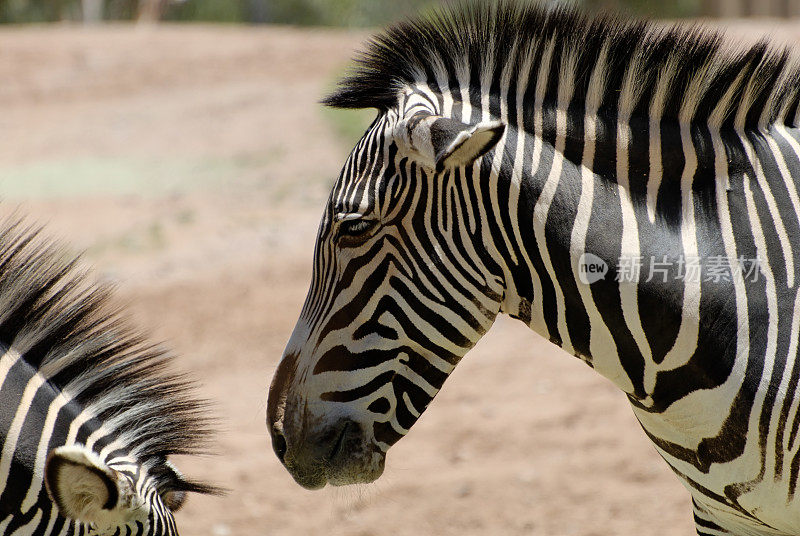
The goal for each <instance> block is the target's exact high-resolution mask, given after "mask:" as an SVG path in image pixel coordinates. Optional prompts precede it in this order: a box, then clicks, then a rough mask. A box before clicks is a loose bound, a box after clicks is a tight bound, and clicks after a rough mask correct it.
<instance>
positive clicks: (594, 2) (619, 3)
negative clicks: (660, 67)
mask: <svg viewBox="0 0 800 536" xmlns="http://www.w3.org/2000/svg"><path fill="white" fill-rule="evenodd" d="M449 1H450V0H0V23H27V22H54V21H59V20H81V19H82V18H83V16H84V13H83V8H84V7H85V6H89V5H90V4H96V5H99V6H100V7H99V9H98V15H99V17H100V18H102V19H104V20H134V19H136V18H138V17H139V16H146V17H150V18H153V17H155V18H160V19H162V20H168V21H201V22H227V23H277V24H294V25H303V26H340V27H374V26H382V25H385V24H387V23H389V22H392V21H396V20H400V19H402V18H403V17H406V16H408V15H412V14H414V13H418V12H420V11H424V10H425V9H426V8H430V7H433V6H437V5H442V4H446V3H448V2H449ZM486 1H489V0H486ZM549 1H551V2H553V3H562V4H563V3H571V4H576V5H583V6H585V7H588V8H589V9H599V10H606V9H611V10H615V11H622V12H628V13H634V14H639V15H647V16H650V17H682V16H697V15H699V14H701V13H703V11H704V10H703V7H704V6H706V4H709V1H708V0H674V1H670V2H664V1H663V0H571V1H570V0H566V1H558V0H549ZM148 6H149V8H148V9H145V7H148ZM706 7H707V6H706ZM87 9H89V8H87Z"/></svg>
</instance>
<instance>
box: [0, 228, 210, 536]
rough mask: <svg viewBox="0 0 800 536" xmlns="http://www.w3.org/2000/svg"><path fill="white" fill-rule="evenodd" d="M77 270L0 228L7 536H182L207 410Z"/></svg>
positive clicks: (1, 465)
mask: <svg viewBox="0 0 800 536" xmlns="http://www.w3.org/2000/svg"><path fill="white" fill-rule="evenodd" d="M169 362H170V356H169V354H167V353H166V352H164V351H163V350H162V349H159V348H158V347H156V346H155V345H153V344H151V343H148V342H147V341H146V340H144V339H143V338H142V337H141V336H140V335H138V334H137V333H136V332H135V331H133V330H132V329H131V328H130V327H129V326H128V323H127V321H125V320H124V319H123V318H122V317H121V316H120V314H119V312H118V311H117V310H116V309H115V308H114V307H113V306H112V305H111V303H110V302H109V292H108V289H105V288H103V287H99V286H97V285H94V284H92V283H90V282H88V280H87V276H86V275H85V274H84V273H82V272H81V270H79V269H78V268H77V267H76V261H75V260H69V255H68V254H67V253H65V252H64V251H63V250H61V249H60V248H58V247H55V246H52V245H49V244H46V243H45V242H43V240H42V239H40V238H39V237H38V233H37V232H34V231H32V230H31V229H30V228H26V227H24V226H23V224H21V223H20V222H4V223H2V224H0V534H2V535H4V536H6V535H8V536H11V535H15V536H40V535H41V536H49V535H63V536H68V535H90V534H92V535H105V536H112V535H119V536H122V535H128V536H133V535H152V536H161V535H177V534H178V532H177V528H176V525H175V520H174V518H173V515H172V512H173V511H174V510H177V509H178V508H179V507H180V506H181V504H182V503H183V500H184V498H185V494H186V492H191V491H195V492H204V493H208V492H213V491H215V490H214V488H212V487H210V486H207V485H205V484H200V483H196V482H192V481H189V480H187V479H185V478H184V477H183V476H182V475H181V474H180V473H179V472H178V471H177V469H176V468H175V467H174V466H173V465H172V464H171V463H170V462H169V461H168V457H169V456H170V455H173V454H192V453H197V452H201V451H202V449H203V445H204V442H205V440H206V438H207V437H208V433H209V432H208V426H207V420H206V418H205V417H204V416H203V415H202V412H203V403H202V402H200V401H198V400H195V399H194V398H193V397H192V396H191V393H190V392H189V391H190V388H191V384H189V383H187V382H186V381H185V380H184V379H182V378H181V377H179V376H176V375H170V374H167V373H166V372H165V367H167V366H168V365H169Z"/></svg>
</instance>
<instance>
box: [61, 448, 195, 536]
mask: <svg viewBox="0 0 800 536" xmlns="http://www.w3.org/2000/svg"><path fill="white" fill-rule="evenodd" d="M155 471H156V472H157V473H158V474H159V478H158V479H154V478H153V477H152V476H151V475H150V474H148V473H146V472H145V471H144V470H143V469H142V467H141V466H138V465H136V464H130V463H122V464H119V463H115V464H113V466H112V464H106V463H105V462H103V461H102V460H101V459H100V458H99V457H98V456H97V455H96V454H95V453H94V452H92V451H91V450H90V449H88V448H86V447H83V446H80V445H73V446H67V447H59V448H57V449H55V450H54V451H52V452H51V453H50V455H49V457H48V460H47V464H46V467H45V483H46V485H47V490H48V493H49V494H50V497H51V498H52V499H53V501H54V503H55V504H56V506H57V508H58V511H59V513H60V514H61V515H63V516H64V517H66V518H68V519H71V520H75V521H78V522H81V523H83V524H84V525H85V526H86V534H90V535H97V536H112V535H115V534H130V535H136V536H177V534H178V531H177V527H176V525H175V519H174V517H173V515H172V512H173V511H175V510H178V509H179V508H180V507H181V506H182V504H183V500H184V496H185V492H184V491H182V490H181V485H180V482H181V481H182V478H181V476H180V473H178V472H177V470H175V469H174V467H173V466H172V465H171V464H170V463H169V462H164V464H163V465H162V466H161V467H158V468H157V469H156V470H155Z"/></svg>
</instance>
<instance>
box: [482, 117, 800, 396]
mask: <svg viewBox="0 0 800 536" xmlns="http://www.w3.org/2000/svg"><path fill="white" fill-rule="evenodd" d="M539 121H540V122H539V123H537V127H538V128H537V129H535V130H534V131H533V132H534V133H533V134H531V133H528V132H525V131H523V130H514V129H510V130H509V132H508V135H507V136H506V138H505V139H504V140H503V141H502V146H501V147H499V148H498V150H497V151H496V153H497V155H500V156H495V157H494V161H493V162H490V163H488V164H487V165H486V166H485V167H486V168H487V169H486V170H484V174H485V175H486V177H484V179H485V180H484V184H487V185H489V186H488V188H487V190H490V189H495V188H496V191H494V192H488V193H486V194H485V195H488V196H490V197H493V198H494V199H500V200H503V201H504V204H503V208H502V209H501V210H499V211H498V214H495V215H494V217H493V218H491V219H492V220H493V228H492V238H493V240H494V243H493V244H492V247H493V248H494V249H496V250H497V251H498V257H499V258H500V261H499V264H500V265H501V266H502V271H503V278H504V280H505V282H506V288H505V296H504V301H503V304H502V308H501V310H502V311H503V312H506V313H508V314H510V315H511V316H513V317H516V318H519V319H520V320H522V321H523V322H525V323H526V324H527V325H528V326H530V327H531V328H532V329H533V330H535V331H536V332H538V333H539V334H541V335H542V336H544V337H545V338H547V339H549V340H550V341H552V342H554V343H556V344H558V345H559V346H561V347H562V348H563V349H564V350H566V351H567V352H569V353H572V354H574V355H576V356H579V357H580V358H581V359H583V360H584V361H586V362H587V363H588V364H590V365H591V366H592V367H594V368H595V369H597V370H598V372H600V373H601V374H602V375H604V376H606V377H607V378H609V379H611V381H612V382H614V383H615V384H616V385H617V386H618V387H620V388H621V389H623V390H624V391H625V392H627V393H628V394H629V395H631V397H632V399H636V400H642V401H645V402H644V403H647V404H655V405H658V404H660V402H658V401H657V400H654V397H655V398H658V397H659V396H660V395H659V392H660V389H661V387H659V385H658V381H657V377H658V375H659V374H660V373H661V372H663V371H666V370H678V371H682V370H686V371H689V370H691V371H692V373H693V374H695V376H698V369H699V372H700V374H699V377H700V379H699V380H697V379H693V380H692V382H694V383H696V382H700V383H702V382H703V381H704V378H703V377H702V374H703V373H705V372H708V374H709V375H713V374H717V375H719V374H720V373H719V372H718V371H717V370H715V368H718V369H721V370H723V371H729V370H730V369H731V368H732V367H733V363H734V361H735V359H736V353H737V345H736V344H735V343H734V344H732V343H731V341H736V340H737V333H741V332H742V331H741V330H742V322H743V321H742V319H741V318H739V316H740V315H737V309H739V310H741V308H742V307H746V301H745V300H747V299H749V300H751V301H752V300H753V299H756V300H758V301H762V300H764V299H765V298H764V297H763V293H764V289H763V284H764V279H763V278H762V279H761V281H760V282H759V281H755V282H753V290H752V291H753V292H754V293H755V294H754V296H753V297H750V296H747V293H748V292H750V290H749V289H748V288H747V285H748V284H749V282H745V281H742V278H741V277H739V276H738V275H736V274H735V273H734V271H731V267H730V266H728V265H727V262H728V260H733V261H735V260H736V259H737V258H738V259H744V261H745V262H747V261H748V260H754V261H755V260H757V259H759V258H760V257H763V255H764V252H763V251H761V249H762V248H764V247H765V246H764V244H767V243H769V244H772V245H771V246H770V247H777V248H779V250H780V249H783V254H784V255H783V260H782V261H781V262H780V263H778V266H777V267H775V268H773V269H772V277H778V278H779V279H781V280H782V281H783V283H784V285H786V286H788V287H792V286H793V282H794V280H795V279H796V278H795V275H794V273H795V271H796V269H795V268H794V267H795V266H799V265H800V258H798V250H799V249H800V248H796V247H795V248H794V249H793V250H792V247H791V241H790V240H789V241H787V240H782V239H781V237H782V236H784V235H785V236H800V227H798V222H800V212H798V207H800V204H798V203H794V202H792V200H797V197H798V188H797V183H796V181H794V180H793V179H792V178H791V177H792V176H798V175H800V169H798V168H799V167H800V165H799V164H800V145H798V142H799V141H800V136H798V133H797V132H796V130H795V129H790V128H786V127H783V126H780V127H774V128H772V129H770V130H768V131H760V132H754V133H745V132H742V131H737V130H734V129H729V130H722V131H720V130H718V129H717V130H714V129H711V128H708V127H703V126H698V125H692V126H688V125H682V124H679V123H678V122H674V123H668V122H651V121H641V120H633V119H628V120H625V121H622V120H620V118H613V119H608V118H606V119H603V120H600V119H598V118H597V117H596V116H595V117H590V116H587V117H584V118H580V119H579V120H574V118H569V120H568V118H567V117H566V116H563V115H559V114H558V113H547V112H544V113H542V117H541V119H540V120H539ZM770 168H772V169H774V168H784V169H787V168H788V170H789V172H790V174H789V173H787V174H785V175H783V176H782V175H781V174H773V175H770V174H769V173H768V171H769V169H770ZM776 198H777V199H778V201H772V202H770V200H771V199H776ZM783 200H785V202H784V201H783ZM759 215H760V216H759ZM759 217H761V218H766V219H769V220H771V221H773V222H775V225H774V226H771V227H772V228H764V229H762V228H761V227H762V226H760V225H759V226H756V225H755V224H756V223H758V222H757V220H758V218H759ZM759 233H761V234H764V235H765V236H761V237H760V236H759ZM793 233H797V234H793ZM759 244H762V245H761V246H760V247H759ZM787 248H788V249H787ZM587 258H588V262H589V263H594V264H595V265H596V266H597V267H599V268H601V269H603V270H605V271H604V272H602V274H600V275H602V277H596V278H590V279H591V280H590V281H586V280H585V278H583V279H582V277H581V273H580V272H581V269H582V267H585V266H586V262H584V261H587ZM715 259H717V260H719V259H723V260H724V261H725V268H726V270H727V272H726V273H725V275H724V276H723V277H722V278H719V279H718V280H713V281H709V280H706V279H705V274H706V272H703V274H702V275H701V277H700V278H697V279H691V280H690V279H689V278H687V277H685V276H686V271H687V263H691V262H693V261H696V260H699V261H700V264H702V265H703V266H705V265H706V264H707V263H708V262H710V261H713V260H715ZM637 262H638V263H639V264H638V268H637V266H636V263H637ZM706 268H707V267H704V268H703V270H706ZM743 268H745V267H744V266H743ZM636 269H638V270H639V272H638V273H633V272H632V271H635V270H636ZM584 275H587V274H584ZM588 275H591V274H588ZM595 275H597V274H595ZM756 275H758V274H756ZM746 290H747V292H745V291H746ZM702 318H710V319H713V322H711V323H709V326H711V328H709V329H702V328H701V327H700V324H701V319H702ZM746 320H747V319H745V320H744V321H746ZM712 328H713V329H712ZM712 357H713V361H712ZM686 365H689V366H688V367H686V368H685V369H684V368H682V367H683V366H686ZM670 367H671V368H670ZM723 375H724V374H723ZM705 379H706V380H708V383H709V384H716V383H718V378H705ZM665 385H666V384H665ZM663 389H664V390H665V392H666V391H667V389H666V387H664V388H663ZM664 396H667V395H664ZM669 396H670V398H669V400H671V395H669ZM669 400H666V401H665V402H663V403H664V404H666V403H668V402H669Z"/></svg>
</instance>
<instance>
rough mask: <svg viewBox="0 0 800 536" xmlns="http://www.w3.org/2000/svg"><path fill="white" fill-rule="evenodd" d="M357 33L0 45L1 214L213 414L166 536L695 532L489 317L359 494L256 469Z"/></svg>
mask: <svg viewBox="0 0 800 536" xmlns="http://www.w3.org/2000/svg"><path fill="white" fill-rule="evenodd" d="M767 29H769V25H767ZM789 33H793V30H792V29H790V30H789ZM365 36H366V34H364V33H346V32H338V31H320V30H313V31H309V30H296V29H288V28H236V27H203V26H192V27H189V26H185V27H181V26H161V27H157V28H141V27H140V28H136V27H131V26H108V27H96V28H81V27H74V26H50V27H26V28H22V29H20V28H4V29H2V30H1V31H0V80H2V83H0V103H2V104H0V132H1V133H2V143H0V195H1V196H2V197H3V198H4V203H3V205H2V207H0V209H2V210H1V212H2V213H4V214H8V213H11V212H12V211H13V210H14V209H15V208H16V207H20V208H19V211H20V212H22V213H25V214H30V215H31V216H32V218H33V219H35V220H36V221H39V222H45V223H47V227H48V229H49V232H50V233H51V234H53V235H55V236H57V237H60V238H62V239H63V240H64V241H66V242H67V243H69V244H70V245H71V246H72V247H73V248H74V249H75V250H83V251H85V252H86V258H87V259H88V260H89V262H90V263H91V264H93V265H94V266H95V267H96V270H97V273H98V277H100V278H105V279H110V280H113V281H115V282H116V283H117V285H118V287H119V291H120V294H121V296H122V297H123V299H124V300H126V301H127V302H128V303H129V305H130V309H131V310H132V311H133V313H134V314H135V316H136V317H137V319H138V321H139V322H140V324H141V325H143V326H145V327H146V328H147V329H148V330H150V331H151V332H152V333H153V334H154V337H156V338H158V339H163V340H166V341H168V342H169V345H170V346H171V347H172V348H174V349H175V350H176V352H177V353H178V354H179V359H178V362H177V366H178V367H179V368H180V369H182V370H190V371H192V372H193V374H194V375H195V376H196V377H197V378H198V379H199V380H200V382H201V383H202V392H203V393H204V395H205V396H207V397H208V398H210V399H212V400H213V401H214V402H215V404H216V413H217V415H218V416H219V418H220V421H221V432H220V435H219V440H218V443H217V448H216V450H217V454H216V455H214V456H211V457H207V458H200V459H184V460H180V467H181V469H182V470H183V471H184V472H186V473H187V474H189V475H191V476H192V477H196V478H204V479H208V480H211V481H214V482H216V483H218V484H220V485H222V486H224V487H226V488H228V489H229V490H230V492H229V494H228V495H227V496H226V497H222V498H217V497H191V499H190V500H189V501H188V502H187V505H186V507H185V509H184V510H183V511H182V512H180V513H179V515H178V523H179V527H180V528H181V533H182V534H184V535H191V536H206V535H212V536H256V535H258V536H266V535H290V534H291V535H297V534H304V535H305V534H311V535H313V534H326V535H353V536H371V535H388V534H392V535H421V534H422V535H427V534H430V535H450V534H453V535H455V534H458V535H478V534H480V535H484V534H492V535H494V534H529V535H545V534H546V535H559V536H560V535H581V536H590V535H604V534H616V535H623V536H624V535H640V534H648V533H657V534H661V535H663V536H672V535H679V534H681V535H687V534H691V533H693V528H692V522H691V513H690V507H689V499H688V495H687V493H686V492H685V491H684V489H683V488H682V486H681V485H680V484H679V483H678V481H677V480H676V479H675V478H674V477H673V476H672V474H671V472H670V471H669V470H668V468H667V467H666V465H665V464H664V463H663V462H662V461H661V460H660V458H659V457H658V456H657V454H656V452H655V450H654V449H653V448H652V446H651V445H650V443H649V442H648V440H647V439H646V438H645V437H644V434H643V433H642V432H641V430H640V429H639V426H638V424H637V423H636V421H635V419H634V417H633V415H632V413H631V411H630V409H629V408H628V406H627V402H626V400H625V398H624V397H623V396H622V395H621V394H620V393H618V392H616V390H615V389H614V388H613V387H612V386H611V385H610V384H609V383H608V382H606V381H605V380H604V379H602V378H600V377H599V376H597V375H596V374H594V373H593V372H592V371H591V370H590V369H588V368H587V367H585V366H584V365H583V364H581V363H580V362H579V361H578V360H576V359H574V358H571V357H570V356H567V355H566V354H564V353H562V352H561V351H559V350H558V349H557V348H555V347H553V346H552V345H550V344H549V343H547V342H545V341H544V340H542V339H540V338H539V337H537V336H536V335H534V334H533V333H531V332H530V331H528V330H527V328H525V327H524V326H522V325H521V324H518V323H516V322H514V321H512V320H510V319H506V318H503V319H500V320H499V321H498V322H497V324H496V325H495V327H494V328H493V329H492V331H491V332H490V333H489V335H488V336H486V337H485V338H484V340H483V341H481V343H480V344H479V345H478V347H477V348H475V349H474V351H472V352H471V353H470V354H469V355H468V356H467V357H466V358H465V360H464V361H463V362H462V364H461V365H460V366H459V367H458V369H457V370H456V372H455V373H454V374H453V377H452V379H450V380H449V381H448V382H447V383H446V384H445V387H444V389H443V390H442V392H441V394H440V395H439V396H438V397H437V399H436V400H435V401H434V402H433V404H432V405H431V407H430V409H429V410H428V411H427V413H426V414H425V415H424V416H423V417H422V418H421V420H420V421H419V423H418V424H417V425H416V426H415V428H414V429H413V430H412V432H411V433H410V434H409V435H408V437H407V438H405V439H403V440H402V441H400V443H398V445H396V446H395V447H394V448H393V449H392V451H391V452H390V454H389V458H388V462H387V469H386V473H385V475H384V476H383V477H382V478H381V480H379V481H378V482H377V483H375V484H373V485H370V486H362V487H358V488H335V489H331V488H326V489H325V490H323V491H318V492H309V491H305V490H303V489H301V488H300V487H299V486H297V485H296V484H294V482H293V481H292V480H291V478H290V477H289V475H288V473H286V471H285V470H284V469H283V468H282V467H281V466H280V464H279V463H278V461H277V459H276V458H275V456H274V455H273V454H272V451H271V448H270V445H269V441H268V439H267V433H266V429H265V426H264V420H265V405H266V394H267V386H268V384H269V381H270V378H271V376H272V372H273V370H274V368H275V365H276V363H277V361H278V359H279V357H280V355H281V351H282V349H283V345H284V344H285V342H286V340H287V339H288V337H289V334H290V331H291V328H292V326H293V325H294V322H295V319H296V317H297V314H298V312H299V310H300V307H301V305H302V301H303V298H304V296H305V292H306V288H307V284H308V281H309V277H310V268H311V256H312V250H313V242H314V236H315V233H316V227H317V222H318V219H319V216H320V214H321V210H322V207H323V205H324V203H325V199H326V197H327V192H328V189H329V187H330V184H331V181H332V179H333V177H334V176H335V175H336V173H337V172H338V170H339V167H340V165H341V164H342V162H343V160H344V158H345V155H346V153H347V151H348V147H347V143H349V141H348V142H347V143H345V140H343V139H342V138H343V136H342V134H341V131H340V129H338V128H337V125H336V121H341V120H342V119H341V118H340V116H337V118H336V119H335V120H334V119H331V116H330V115H326V114H325V113H323V111H322V110H321V109H320V107H319V106H318V105H317V103H316V102H317V100H318V99H319V98H320V97H321V96H322V94H323V93H324V91H325V90H326V88H328V87H330V85H331V83H332V81H333V80H335V78H336V76H337V75H338V74H340V73H341V71H342V70H343V69H344V67H345V66H346V65H347V60H348V58H349V57H350V55H351V53H352V51H353V50H354V49H355V48H356V47H358V45H359V43H360V42H361V41H362V40H363V39H364V38H365Z"/></svg>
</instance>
